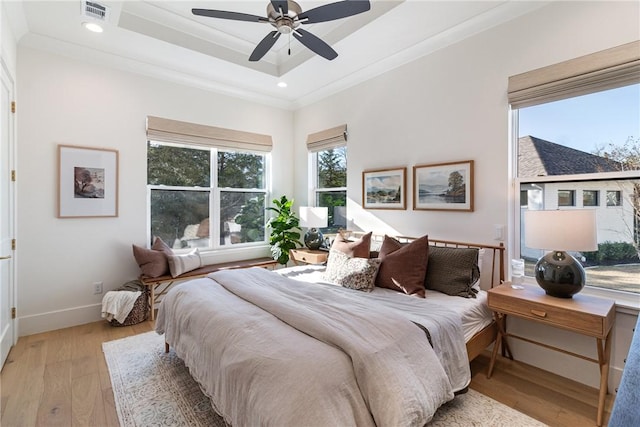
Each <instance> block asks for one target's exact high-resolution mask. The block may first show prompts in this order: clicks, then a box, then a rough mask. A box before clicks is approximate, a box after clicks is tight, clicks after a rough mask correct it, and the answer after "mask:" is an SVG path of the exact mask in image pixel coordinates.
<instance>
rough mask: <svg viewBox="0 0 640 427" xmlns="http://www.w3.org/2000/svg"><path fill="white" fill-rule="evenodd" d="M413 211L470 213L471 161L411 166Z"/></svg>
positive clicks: (471, 190) (471, 192)
mask: <svg viewBox="0 0 640 427" xmlns="http://www.w3.org/2000/svg"><path fill="white" fill-rule="evenodd" d="M413 209H414V210H442V211H466V212H473V160H467V161H463V162H451V163H436V164H431V165H420V166H414V167H413Z"/></svg>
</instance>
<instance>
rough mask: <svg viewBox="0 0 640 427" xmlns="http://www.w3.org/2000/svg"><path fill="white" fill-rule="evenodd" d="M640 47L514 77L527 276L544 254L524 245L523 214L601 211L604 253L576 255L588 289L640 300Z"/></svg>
mask: <svg viewBox="0 0 640 427" xmlns="http://www.w3.org/2000/svg"><path fill="white" fill-rule="evenodd" d="M639 48H640V42H634V43H629V44H628V45H623V46H619V47H617V48H613V49H610V50H608V51H604V52H599V53H596V54H593V55H588V56H587V57H583V58H577V59H575V60H571V61H566V62H565V63H561V64H556V65H552V66H549V67H545V68H541V69H538V70H534V71H531V72H529V73H523V74H522V75H518V76H513V77H511V78H510V79H509V101H510V103H511V107H512V111H513V115H512V124H513V129H514V131H515V132H514V137H513V141H514V151H515V153H517V155H516V156H514V157H513V158H514V161H515V163H516V164H515V165H514V166H515V167H514V170H515V171H516V177H515V181H516V188H519V190H520V192H521V194H520V197H519V206H518V208H517V209H516V211H517V212H518V217H516V218H515V219H514V220H515V221H514V222H515V224H516V233H514V236H515V239H516V247H518V248H519V250H520V254H519V255H520V257H521V258H524V259H525V265H526V267H525V271H526V274H527V275H528V276H532V275H533V274H532V273H533V266H534V265H535V262H536V260H537V259H538V258H539V257H540V256H541V255H542V254H543V253H544V251H543V250H539V249H534V248H528V247H527V246H526V242H525V241H524V239H523V238H521V237H520V236H524V230H525V229H526V226H527V224H526V223H525V222H524V212H525V211H526V210H527V209H545V210H552V209H583V208H587V209H595V210H596V218H597V228H598V230H597V231H598V233H597V235H598V250H597V251H594V252H584V253H580V252H573V253H572V254H573V255H574V256H576V258H577V259H578V260H580V261H581V262H582V263H583V265H584V266H585V267H589V268H586V273H587V286H592V287H598V288H602V289H607V290H613V291H626V292H632V293H640V284H639V283H638V281H637V277H639V276H640V263H639V254H640V230H639V228H640V172H639V171H640V135H639V134H638V132H639V129H640V84H639V82H640V66H639V65H638V64H640V55H639V53H638V52H640V50H639ZM613 51H615V52H613ZM612 52H613V53H615V55H612ZM614 57H615V58H614ZM585 58H586V59H585ZM616 61H617V62H616ZM578 191H582V206H580V205H579V202H578V203H576V201H577V200H576V195H578V194H580V193H577V192H578ZM523 192H526V193H527V196H524V194H523ZM600 194H602V195H604V196H605V197H606V201H605V202H604V203H600V200H599V199H600ZM525 202H526V203H525ZM516 203H518V202H516ZM613 206H615V207H618V208H617V209H611V207H613ZM548 249H551V248H548ZM517 255H518V254H516V256H517Z"/></svg>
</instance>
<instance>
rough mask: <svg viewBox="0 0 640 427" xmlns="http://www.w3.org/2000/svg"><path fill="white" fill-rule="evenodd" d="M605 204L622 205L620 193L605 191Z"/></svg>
mask: <svg viewBox="0 0 640 427" xmlns="http://www.w3.org/2000/svg"><path fill="white" fill-rule="evenodd" d="M607 206H622V193H621V192H620V191H617V190H614V191H607Z"/></svg>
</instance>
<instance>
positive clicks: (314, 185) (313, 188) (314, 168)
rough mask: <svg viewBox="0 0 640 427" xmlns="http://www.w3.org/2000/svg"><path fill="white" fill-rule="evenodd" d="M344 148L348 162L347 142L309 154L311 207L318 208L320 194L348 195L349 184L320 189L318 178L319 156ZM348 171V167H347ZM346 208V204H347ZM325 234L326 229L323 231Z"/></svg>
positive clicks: (309, 196)
mask: <svg viewBox="0 0 640 427" xmlns="http://www.w3.org/2000/svg"><path fill="white" fill-rule="evenodd" d="M342 147H344V148H345V149H346V150H347V151H346V153H347V162H348V161H349V160H348V157H349V149H348V147H347V143H346V141H345V142H344V144H339V145H334V146H331V147H328V148H325V149H322V150H318V151H309V152H308V159H309V182H310V184H311V185H310V186H309V194H308V200H309V206H314V207H317V205H318V197H319V194H321V193H329V192H338V191H343V192H344V193H345V197H346V194H347V182H345V185H344V187H320V186H319V182H318V181H319V176H318V156H319V154H320V153H322V152H323V151H328V150H332V149H336V148H342ZM347 169H348V167H347ZM347 175H348V174H347ZM347 180H348V176H347V178H346V180H345V181H347ZM345 208H346V204H345ZM321 230H322V231H323V232H324V231H325V230H326V229H321Z"/></svg>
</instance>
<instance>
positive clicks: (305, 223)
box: [300, 206, 329, 228]
mask: <svg viewBox="0 0 640 427" xmlns="http://www.w3.org/2000/svg"><path fill="white" fill-rule="evenodd" d="M328 220H329V209H328V208H326V207H325V208H322V207H311V206H303V207H301V208H300V226H301V227H308V228H324V227H326V226H327V224H328Z"/></svg>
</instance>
